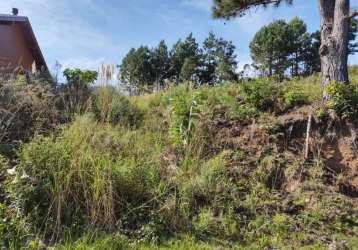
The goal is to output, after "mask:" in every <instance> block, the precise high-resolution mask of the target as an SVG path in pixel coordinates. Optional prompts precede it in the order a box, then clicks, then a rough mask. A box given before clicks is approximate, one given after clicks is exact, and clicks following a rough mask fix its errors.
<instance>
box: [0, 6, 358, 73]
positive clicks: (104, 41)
mask: <svg viewBox="0 0 358 250" xmlns="http://www.w3.org/2000/svg"><path fill="white" fill-rule="evenodd" d="M353 2H355V1H353ZM211 5H212V0H0V13H2V14H10V13H11V9H12V8H13V7H16V8H19V11H20V15H24V16H28V17H29V19H30V22H31V24H32V27H33V30H34V32H35V34H36V37H37V40H38V42H39V45H40V47H41V49H42V52H43V54H44V57H45V59H46V62H47V64H48V67H49V68H50V70H51V69H54V65H55V63H56V61H58V62H60V64H61V65H62V67H63V68H67V67H76V68H82V69H94V70H95V69H98V67H99V66H100V65H101V64H102V63H105V64H115V65H117V64H120V63H121V60H122V58H123V57H124V56H125V55H126V53H127V52H128V51H129V50H130V49H131V48H132V47H138V46H140V45H148V46H150V47H152V46H156V45H157V44H158V43H159V42H160V40H162V39H164V40H165V41H166V42H167V44H168V45H169V46H171V45H172V44H174V43H175V42H176V41H177V40H178V39H179V38H185V37H186V36H187V35H188V34H189V33H190V32H192V33H193V35H194V37H195V38H196V39H197V41H198V42H199V43H201V42H202V41H203V40H204V39H205V38H206V37H207V35H208V33H209V32H210V31H212V32H214V33H215V34H216V35H217V36H219V37H223V38H224V39H227V40H231V41H233V42H234V44H235V46H236V48H237V51H236V54H237V56H238V61H239V67H243V65H245V64H247V63H251V58H250V53H249V43H250V41H251V40H252V38H253V36H254V34H255V33H256V32H257V31H258V30H259V29H260V28H261V27H262V26H263V25H265V24H267V23H269V22H271V21H273V20H277V19H285V20H290V19H291V18H293V17H295V16H299V17H300V18H302V19H303V20H304V21H305V22H306V23H307V27H308V31H310V32H313V31H316V30H318V29H319V15H318V8H317V1H316V0H295V1H294V5H293V6H291V7H289V6H287V5H283V6H281V7H279V8H268V9H257V10H252V11H250V13H249V14H247V15H246V16H244V17H240V18H235V19H233V20H231V21H223V20H213V19H212V17H211ZM353 7H356V6H353ZM350 63H351V64H358V55H354V56H351V57H350Z"/></svg>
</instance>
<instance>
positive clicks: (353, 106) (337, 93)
mask: <svg viewBox="0 0 358 250" xmlns="http://www.w3.org/2000/svg"><path fill="white" fill-rule="evenodd" d="M326 91H327V94H328V95H329V97H330V99H329V102H328V105H329V108H331V109H333V110H334V111H335V112H336V113H337V115H338V116H340V117H341V118H342V119H348V120H350V121H352V122H357V121H358V89H357V88H356V87H355V86H354V85H352V84H341V83H336V82H332V83H330V84H329V85H328V86H327V88H326Z"/></svg>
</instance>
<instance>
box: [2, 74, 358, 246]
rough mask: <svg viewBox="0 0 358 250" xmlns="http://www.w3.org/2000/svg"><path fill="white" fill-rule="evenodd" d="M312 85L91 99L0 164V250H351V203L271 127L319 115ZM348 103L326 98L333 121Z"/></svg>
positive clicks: (264, 84)
mask: <svg viewBox="0 0 358 250" xmlns="http://www.w3.org/2000/svg"><path fill="white" fill-rule="evenodd" d="M352 70H356V69H352ZM354 77H356V76H353V79H355V78H354ZM317 79H318V77H317V76H312V77H309V78H307V79H302V80H300V81H296V80H295V81H287V82H283V83H276V82H274V81H272V80H270V79H254V80H251V81H248V82H245V83H243V84H240V85H237V84H229V83H228V84H224V85H221V86H217V87H208V86H201V87H199V88H197V89H188V88H187V86H184V85H179V86H176V87H173V88H170V89H169V90H167V91H162V92H158V93H154V94H151V95H144V96H137V97H131V98H128V97H125V96H122V95H120V94H119V93H118V92H117V90H116V89H114V88H109V87H103V88H97V89H96V90H95V91H94V92H92V95H91V97H90V99H91V105H90V107H89V108H88V112H85V114H79V115H77V116H74V117H73V118H72V119H71V120H72V121H71V122H69V123H66V124H61V125H60V126H57V129H56V130H55V131H53V132H50V133H37V132H31V135H32V138H31V140H28V141H26V140H25V142H24V143H20V144H19V145H21V146H17V148H16V155H15V156H13V157H11V158H9V157H8V156H0V178H1V184H2V185H1V189H0V197H1V199H0V239H1V240H0V248H2V249H44V248H46V247H53V248H54V249H291V248H292V249H327V248H329V247H336V249H345V248H347V249H354V247H357V244H358V242H357V240H356V239H357V234H358V221H357V218H358V210H357V206H356V202H355V201H354V199H352V198H350V197H348V196H345V195H343V194H341V193H339V192H337V190H336V189H335V188H334V186H333V185H331V184H329V183H327V181H326V178H325V171H326V169H325V166H324V162H323V161H322V160H321V159H319V157H318V155H319V154H318V153H317V157H314V158H313V159H311V161H308V162H305V163H303V162H304V161H303V158H302V157H301V156H300V153H299V151H298V150H297V149H296V148H294V147H293V146H292V145H289V142H288V140H289V139H288V136H287V130H286V127H285V126H286V124H281V123H280V122H281V121H280V119H279V118H280V117H281V115H283V116H284V114H285V113H287V112H291V111H294V110H296V109H299V108H302V107H303V108H304V106H305V105H318V104H319V103H320V98H319V97H320V96H321V94H322V92H321V89H320V87H319V81H318V80H317ZM352 86H353V85H352ZM332 88H333V87H332ZM352 88H354V87H352ZM352 92H353V90H352V91H348V92H346V90H342V91H341V89H340V88H338V89H337V88H336V87H335V88H334V93H337V94H336V95H335V96H336V97H335V98H333V99H332V100H333V101H334V103H335V104H334V105H333V106H332V107H334V108H335V109H336V110H337V111H339V110H341V111H342V113H341V114H342V115H346V116H350V117H352V116H355V115H356V114H355V113H354V112H355V111H354V110H355V109H354V108H351V107H350V106H347V103H346V102H344V101H342V99H341V98H343V99H344V100H346V99H347V98H346V96H347V95H349V96H351V94H352ZM346 94H347V95H346ZM86 103H87V101H86ZM352 103H353V104H352ZM348 104H349V105H353V106H354V105H356V103H355V102H351V101H349V102H348ZM353 106H352V107H353ZM342 107H343V108H342ZM347 107H348V108H347ZM354 107H355V106H354ZM352 112H353V113H352ZM290 136H291V134H290ZM292 136H293V134H292ZM298 139H300V138H298ZM295 143H296V144H294V145H296V146H297V145H298V147H300V145H301V144H302V141H295ZM301 146H302V145H301ZM317 151H318V149H317ZM3 154H4V153H3Z"/></svg>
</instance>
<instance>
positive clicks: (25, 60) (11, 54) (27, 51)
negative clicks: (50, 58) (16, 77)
mask: <svg viewBox="0 0 358 250" xmlns="http://www.w3.org/2000/svg"><path fill="white" fill-rule="evenodd" d="M34 69H36V70H47V69H48V68H47V65H46V61H45V59H44V57H43V55H42V52H41V49H40V47H39V45H38V43H37V40H36V37H35V34H34V32H33V30H32V27H31V24H30V21H29V19H28V18H27V17H24V16H18V10H17V9H13V14H12V15H4V14H0V72H2V73H12V72H32V71H33V70H34Z"/></svg>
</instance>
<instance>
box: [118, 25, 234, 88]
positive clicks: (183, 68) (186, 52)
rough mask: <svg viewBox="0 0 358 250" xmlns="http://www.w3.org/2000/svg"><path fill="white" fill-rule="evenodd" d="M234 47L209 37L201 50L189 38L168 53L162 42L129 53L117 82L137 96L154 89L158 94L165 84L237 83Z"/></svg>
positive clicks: (221, 40)
mask: <svg viewBox="0 0 358 250" xmlns="http://www.w3.org/2000/svg"><path fill="white" fill-rule="evenodd" d="M236 66H237V61H236V55H235V46H234V45H233V44H232V42H229V41H226V40H224V39H223V38H217V37H215V35H214V33H212V32H211V33H209V36H208V38H207V39H206V40H205V41H204V43H203V46H202V48H200V47H199V44H198V43H197V42H196V40H195V38H194V37H193V35H192V34H189V36H188V37H186V38H185V39H184V40H183V41H182V40H179V41H177V42H176V43H175V44H174V45H173V47H172V49H171V50H170V51H168V47H167V45H166V44H165V41H161V42H160V43H159V45H158V46H157V47H155V48H152V49H150V48H148V47H147V46H141V47H139V48H138V49H134V48H133V49H131V50H130V51H129V52H128V54H127V55H126V56H125V58H124V59H123V61H122V64H121V65H120V79H121V81H122V83H124V84H127V85H129V87H130V89H131V90H133V89H134V90H137V91H136V92H137V93H138V91H139V92H141V91H143V90H146V89H147V90H148V88H149V89H150V88H152V89H153V87H155V88H156V89H158V90H160V89H161V88H162V87H163V86H164V83H165V80H167V81H171V82H174V83H175V84H178V83H180V82H183V81H186V82H190V83H191V84H192V85H201V84H211V85H214V84H218V83H223V82H225V81H237V80H238V75H237V73H236Z"/></svg>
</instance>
